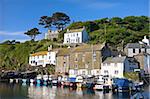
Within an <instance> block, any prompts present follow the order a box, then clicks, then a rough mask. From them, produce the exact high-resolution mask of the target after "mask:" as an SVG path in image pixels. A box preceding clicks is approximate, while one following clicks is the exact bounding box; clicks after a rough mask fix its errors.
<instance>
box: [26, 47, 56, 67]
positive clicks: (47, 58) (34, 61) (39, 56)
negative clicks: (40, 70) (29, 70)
mask: <svg viewBox="0 0 150 99" xmlns="http://www.w3.org/2000/svg"><path fill="white" fill-rule="evenodd" d="M56 53H57V52H56V51H55V50H52V46H50V47H49V48H48V51H40V52H36V53H33V54H30V57H29V64H30V65H31V66H43V67H45V66H46V65H47V64H50V65H51V64H52V65H56Z"/></svg>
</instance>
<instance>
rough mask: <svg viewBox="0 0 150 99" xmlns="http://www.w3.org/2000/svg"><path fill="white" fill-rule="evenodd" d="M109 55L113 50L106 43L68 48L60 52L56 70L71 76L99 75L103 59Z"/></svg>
mask: <svg viewBox="0 0 150 99" xmlns="http://www.w3.org/2000/svg"><path fill="white" fill-rule="evenodd" d="M109 56H111V51H110V49H109V48H108V47H107V46H106V45H105V44H102V45H87V44H84V45H82V46H78V47H75V48H68V49H65V50H63V51H59V52H58V54H57V65H56V72H59V73H64V72H67V73H69V75H71V76H73V75H74V76H76V75H99V73H100V68H101V63H102V61H104V60H105V59H106V58H107V57H109Z"/></svg>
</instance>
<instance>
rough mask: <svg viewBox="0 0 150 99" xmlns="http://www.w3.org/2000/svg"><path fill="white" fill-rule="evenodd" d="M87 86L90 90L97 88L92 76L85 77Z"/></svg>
mask: <svg viewBox="0 0 150 99" xmlns="http://www.w3.org/2000/svg"><path fill="white" fill-rule="evenodd" d="M85 84H86V85H85V86H86V88H88V89H93V87H94V86H95V77H94V76H92V75H87V76H86V77H85Z"/></svg>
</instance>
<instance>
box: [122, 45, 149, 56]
mask: <svg viewBox="0 0 150 99" xmlns="http://www.w3.org/2000/svg"><path fill="white" fill-rule="evenodd" d="M142 52H144V53H148V54H150V46H149V45H146V44H140V43H128V44H127V46H126V47H125V53H126V55H127V56H128V57H133V56H135V55H138V54H139V53H142Z"/></svg>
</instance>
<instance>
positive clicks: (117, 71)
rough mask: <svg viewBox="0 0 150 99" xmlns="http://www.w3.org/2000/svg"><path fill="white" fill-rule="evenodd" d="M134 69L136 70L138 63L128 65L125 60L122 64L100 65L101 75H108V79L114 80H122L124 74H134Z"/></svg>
mask: <svg viewBox="0 0 150 99" xmlns="http://www.w3.org/2000/svg"><path fill="white" fill-rule="evenodd" d="M135 68H138V63H130V62H129V61H128V59H127V58H126V59H125V60H124V62H122V63H102V64H101V75H109V77H114V78H123V77H124V76H123V73H124V72H134V69H135ZM106 71H107V72H106Z"/></svg>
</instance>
